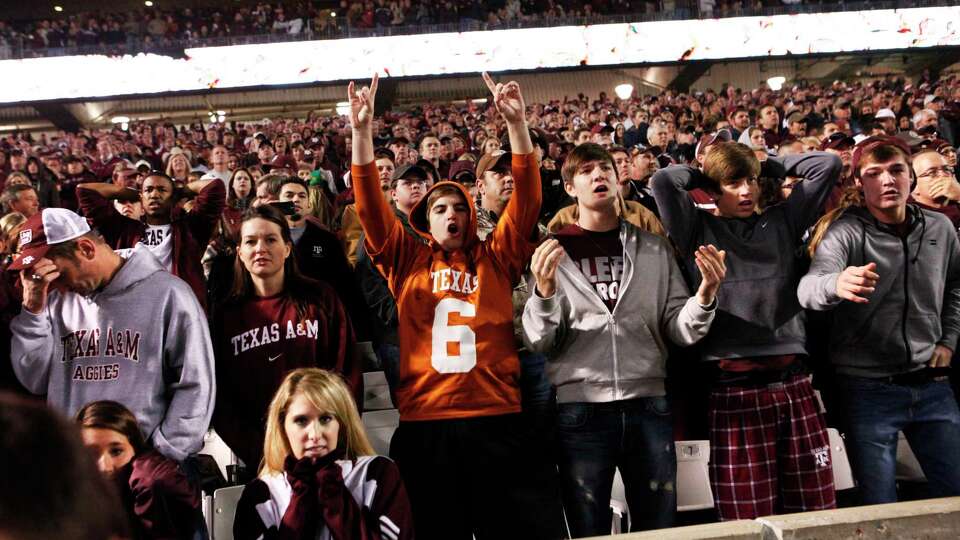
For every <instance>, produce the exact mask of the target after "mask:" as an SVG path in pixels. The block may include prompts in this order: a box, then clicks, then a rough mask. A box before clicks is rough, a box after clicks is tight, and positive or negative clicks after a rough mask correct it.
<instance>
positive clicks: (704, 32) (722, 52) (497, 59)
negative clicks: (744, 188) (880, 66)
mask: <svg viewBox="0 0 960 540" xmlns="http://www.w3.org/2000/svg"><path fill="white" fill-rule="evenodd" d="M148 1H149V0H148ZM958 20H960V6H951V7H938V8H915V9H902V10H875V11H865V12H860V11H853V12H839V13H817V14H802V15H777V16H773V17H736V18H725V19H707V20H687V21H652V22H643V23H632V24H626V23H624V24H602V25H592V26H562V27H555V28H531V29H520V30H497V31H488V32H465V33H448V34H424V35H413V36H388V37H377V38H352V39H337V40H323V41H299V42H290V43H272V44H265V45H235V46H229V47H204V48H197V49H187V50H186V58H179V59H174V58H170V57H166V56H158V55H155V54H138V55H136V56H122V57H108V56H103V55H90V56H84V57H82V58H78V57H56V58H36V59H28V60H7V61H0V73H2V74H3V80H4V82H5V84H3V85H0V103H14V102H21V101H28V102H33V101H43V100H52V99H77V98H100V97H109V96H124V95H139V94H155V93H160V92H179V91H197V90H216V89H220V88H244V87H255V86H275V85H290V84H313V83H319V82H342V81H348V80H355V81H367V80H369V78H370V76H371V75H372V74H373V73H374V72H375V71H377V72H379V73H380V75H381V76H391V77H425V76H435V75H447V74H460V73H462V74H467V73H479V72H481V71H491V72H499V71H508V70H520V71H523V70H537V69H544V68H566V67H576V66H580V65H589V66H608V65H621V64H643V63H663V62H676V61H678V60H681V59H683V60H725V59H736V58H765V57H780V56H786V55H804V54H812V53H839V52H853V51H866V50H903V49H912V48H922V47H936V46H960V32H957V31H955V29H954V28H953V26H955V22H956V21H958ZM704 36H709V38H705V37H704ZM90 73H97V74H98V76H97V77H90V76H89V74H90Z"/></svg>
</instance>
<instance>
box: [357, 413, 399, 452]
mask: <svg viewBox="0 0 960 540" xmlns="http://www.w3.org/2000/svg"><path fill="white" fill-rule="evenodd" d="M399 425H400V412H399V411H397V410H396V409H388V410H385V411H369V412H365V413H363V427H364V428H365V429H366V430H367V438H369V439H370V444H371V445H373V449H374V451H376V452H377V454H380V455H381V456H386V455H389V454H390V439H392V438H393V432H394V431H396V430H397V426H399Z"/></svg>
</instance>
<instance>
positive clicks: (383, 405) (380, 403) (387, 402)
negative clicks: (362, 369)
mask: <svg viewBox="0 0 960 540" xmlns="http://www.w3.org/2000/svg"><path fill="white" fill-rule="evenodd" d="M392 408H393V400H392V399H390V387H389V386H387V378H386V376H384V374H383V372H382V371H368V372H367V373H364V374H363V410H365V411H380V410H384V409H392Z"/></svg>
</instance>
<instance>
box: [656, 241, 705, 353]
mask: <svg viewBox="0 0 960 540" xmlns="http://www.w3.org/2000/svg"><path fill="white" fill-rule="evenodd" d="M662 253H663V254H664V256H665V257H666V259H667V261H666V262H667V267H668V268H669V269H670V270H669V274H670V275H669V277H668V278H667V279H668V282H667V287H668V288H669V289H668V291H667V301H666V302H665V303H664V306H663V313H662V315H661V318H660V320H661V321H663V323H662V324H663V329H664V331H665V332H666V334H667V337H668V338H669V339H670V341H672V342H673V343H674V344H676V345H680V346H688V345H693V344H694V343H696V342H697V341H700V340H701V339H703V337H704V336H706V335H707V332H709V331H710V325H711V324H712V323H713V317H714V315H715V314H716V311H717V302H716V300H714V302H713V306H711V307H710V308H709V309H704V308H702V307H700V304H699V302H697V297H696V295H694V296H690V290H689V289H688V288H687V284H686V283H684V281H683V276H682V275H681V274H680V267H679V266H677V262H676V260H675V259H674V258H673V257H671V256H670V253H671V250H670V249H664V250H663V252H662Z"/></svg>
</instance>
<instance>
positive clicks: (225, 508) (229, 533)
mask: <svg viewBox="0 0 960 540" xmlns="http://www.w3.org/2000/svg"><path fill="white" fill-rule="evenodd" d="M243 488H244V486H232V487H227V488H222V489H218V490H216V491H215V492H213V538H212V540H233V518H234V517H235V516H236V515H237V502H239V501H240V495H242V494H243Z"/></svg>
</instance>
